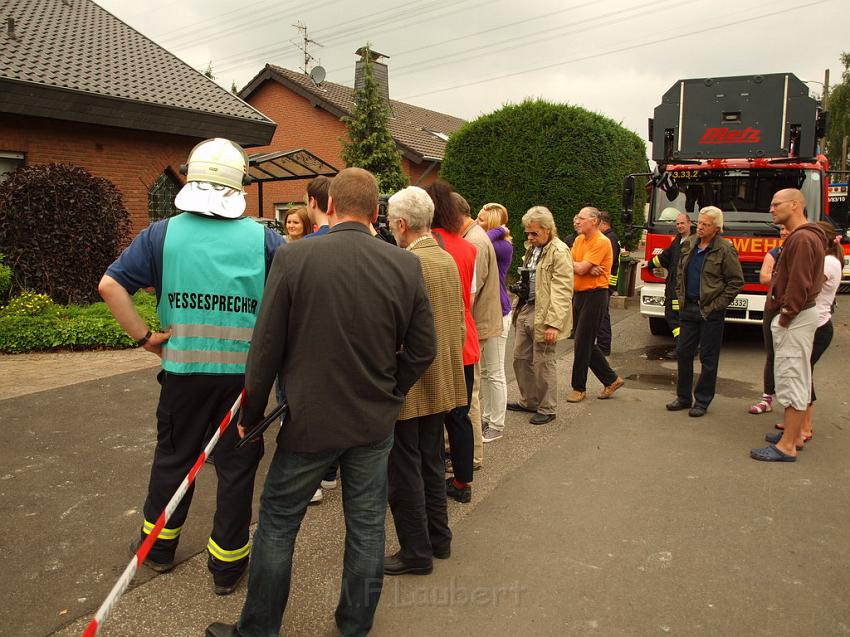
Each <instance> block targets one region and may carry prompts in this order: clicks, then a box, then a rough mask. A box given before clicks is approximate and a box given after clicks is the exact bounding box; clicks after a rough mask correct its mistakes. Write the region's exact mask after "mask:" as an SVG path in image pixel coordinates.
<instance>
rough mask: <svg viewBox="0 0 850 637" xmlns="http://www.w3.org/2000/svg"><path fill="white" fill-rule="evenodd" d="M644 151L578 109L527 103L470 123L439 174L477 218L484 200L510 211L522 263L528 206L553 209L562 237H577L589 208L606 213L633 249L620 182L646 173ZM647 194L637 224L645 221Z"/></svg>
mask: <svg viewBox="0 0 850 637" xmlns="http://www.w3.org/2000/svg"><path fill="white" fill-rule="evenodd" d="M646 166H647V164H646V146H645V145H644V143H643V141H642V140H641V139H640V137H638V136H637V135H636V134H635V133H633V132H631V131H630V130H628V129H626V128H624V127H622V126H620V125H619V124H617V123H616V122H614V121H613V120H611V119H609V118H607V117H604V116H602V115H598V114H596V113H592V112H590V111H588V110H585V109H583V108H580V107H578V106H570V105H567V104H552V103H549V102H544V101H541V100H527V101H525V102H523V103H521V104H516V105H510V106H505V107H503V108H501V109H500V110H498V111H496V112H494V113H490V114H489V115H484V116H482V117H479V118H478V119H476V120H474V121H472V122H469V123H467V124H465V125H464V126H463V127H462V128H461V129H460V130H459V131H457V132H456V133H454V134H453V135H452V136H451V138H450V139H449V142H448V145H447V146H446V154H445V159H444V160H443V165H442V169H441V172H440V176H441V177H442V178H443V179H445V180H446V181H448V182H450V183H451V184H452V185H453V186H454V188H455V190H457V191H458V192H459V193H461V194H462V195H463V196H464V197H466V198H467V199H468V200H469V203H470V205H471V206H472V210H473V214H475V211H477V210H479V209H480V207H481V206H482V205H483V204H485V203H487V202H491V201H493V202H498V203H501V204H502V205H504V206H505V207H507V209H508V212H509V215H510V227H511V232H512V233H513V235H514V237H515V238H516V242H515V243H516V249H515V250H514V255H515V262H516V260H518V259H519V258H521V257H522V253H523V250H522V240H521V238H522V237H524V235H523V233H522V223H521V219H522V215H523V214H525V212H526V210H528V209H529V208H530V207H531V206H534V205H543V206H546V207H547V208H549V210H551V211H552V214H553V215H554V216H555V221H556V223H557V225H558V234H559V235H560V236H562V237H563V236H565V235H567V234H569V233H570V232H572V218H573V216H574V215H575V214H576V213H577V212H578V211H579V209H581V208H582V206H585V205H593V206H596V207H597V208H599V209H600V210H607V211H609V212H610V213H611V215H612V217H613V222H614V223H613V225H614V227H615V229H616V231H617V234H618V235H619V236H620V237H621V242H624V243H627V244H628V245H629V247H630V248H634V247H635V244H636V242H637V237H638V236H639V233H640V231H639V230H638V229H637V228H633V227H629V228H624V227H623V225H622V223H621V221H620V216H621V213H622V187H623V178H624V177H625V176H626V175H627V174H629V173H633V172H642V171H646ZM645 199H646V195H645V193H644V192H642V191H641V192H638V193H637V201H636V202H635V206H634V208H635V219H634V221H633V223H635V224H640V223H642V220H643V203H644V201H645Z"/></svg>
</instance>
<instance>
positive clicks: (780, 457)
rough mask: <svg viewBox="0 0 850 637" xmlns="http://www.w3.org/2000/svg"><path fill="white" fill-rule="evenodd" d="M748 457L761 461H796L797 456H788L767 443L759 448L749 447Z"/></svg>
mask: <svg viewBox="0 0 850 637" xmlns="http://www.w3.org/2000/svg"><path fill="white" fill-rule="evenodd" d="M750 458H752V459H753V460H761V461H762V462H796V460H797V456H789V455H787V454H784V453H782V452H781V451H779V449H777V448H776V445H768V446H767V447H762V448H761V449H750Z"/></svg>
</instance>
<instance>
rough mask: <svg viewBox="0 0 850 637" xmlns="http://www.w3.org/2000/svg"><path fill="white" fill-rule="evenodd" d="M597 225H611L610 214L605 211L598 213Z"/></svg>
mask: <svg viewBox="0 0 850 637" xmlns="http://www.w3.org/2000/svg"><path fill="white" fill-rule="evenodd" d="M599 223H607V224H608V225H609V226H610V225H611V213H610V212H608V211H607V210H600V211H599Z"/></svg>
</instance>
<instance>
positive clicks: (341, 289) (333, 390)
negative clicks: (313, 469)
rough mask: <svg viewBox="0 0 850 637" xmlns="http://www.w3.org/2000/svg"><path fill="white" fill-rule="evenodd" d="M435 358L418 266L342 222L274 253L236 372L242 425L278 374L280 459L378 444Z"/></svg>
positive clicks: (251, 419)
mask: <svg viewBox="0 0 850 637" xmlns="http://www.w3.org/2000/svg"><path fill="white" fill-rule="evenodd" d="M435 352H436V338H435V335H434V319H433V315H432V312H431V305H430V303H429V301H428V296H427V294H426V292H425V284H424V281H423V277H422V269H421V267H420V264H419V259H417V258H416V256H414V255H413V254H411V253H409V252H408V251H406V250H402V249H400V248H397V247H395V246H393V245H390V244H388V243H384V242H383V241H376V240H375V239H374V238H373V237H372V236H371V235H370V234H369V231H368V230H367V229H366V227H365V226H363V225H362V224H359V223H356V222H345V223H340V224H338V225H336V226H334V227H333V228H332V229H331V231H330V232H329V233H328V234H327V235H325V236H323V237H318V238H316V239H313V240H311V241H297V242H295V243H292V244H288V245H286V246H283V247H281V248H280V249H279V250H278V251H277V253H276V254H275V258H274V261H273V263H272V267H271V271H270V272H269V276H268V280H267V282H266V288H265V292H264V295H263V300H262V304H261V306H260V312H259V316H258V317H257V324H256V326H255V328H254V336H253V339H252V341H251V349H250V351H249V353H248V364H247V369H246V373H245V393H246V398H245V405H244V407H243V412H242V414H243V415H242V424H243V425H247V426H253V425H254V424H256V423H257V422H258V421H259V420H260V419H261V418H262V414H263V411H264V409H265V406H266V400H267V397H268V395H269V391H270V390H271V387H272V383H273V382H274V379H275V376H276V375H278V374H280V377H281V379H282V380H283V387H284V390H285V392H286V398H287V401H288V402H289V407H290V411H289V417H288V419H287V421H286V422H285V423H284V426H283V430H282V432H281V434H280V437H279V438H278V442H279V444H283V445H284V446H285V448H286V449H287V450H288V451H295V452H318V451H328V450H335V449H347V448H350V447H355V446H360V445H364V444H369V443H373V442H377V441H379V440H383V439H384V438H386V437H387V436H389V435H390V433H391V432H392V430H393V426H394V423H395V421H396V419H397V418H398V415H399V412H400V410H401V406H402V404H403V402H404V396H405V394H406V393H407V391H408V390H409V389H410V388H411V387H412V386H413V384H414V383H415V382H416V381H417V379H418V378H419V377H420V376H421V375H422V373H423V372H424V371H425V370H426V369H427V368H428V366H429V365H430V364H431V361H432V360H433V359H434V355H435Z"/></svg>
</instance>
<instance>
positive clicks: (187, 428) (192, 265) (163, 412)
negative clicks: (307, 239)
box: [98, 139, 283, 595]
mask: <svg viewBox="0 0 850 637" xmlns="http://www.w3.org/2000/svg"><path fill="white" fill-rule="evenodd" d="M181 171H183V172H185V174H186V185H185V186H184V187H183V189H182V190H181V191H180V192H179V193H178V195H177V197H176V199H175V201H174V204H175V207H176V208H177V209H178V210H182V211H184V212H182V213H181V214H178V215H177V216H175V217H171V218H169V219H165V220H162V221H157V222H155V223H153V224H152V225H150V226H149V227H148V228H146V229H145V230H143V231H142V232H141V233H140V234H139V236H137V237H136V238H135V239H134V240H133V242H132V244H131V245H130V246H129V247H128V248H127V249H126V250H125V251H124V252H123V253H122V254H121V256H119V257H118V259H117V260H116V261H115V263H113V264H112V265H111V266H109V268H108V269H107V271H106V274H105V275H104V276H103V278H102V279H101V282H100V285H99V287H98V289H99V291H100V294H101V296H102V297H103V299H104V301H106V303H107V305H108V306H109V309H110V310H111V311H112V314H113V315H114V316H115V318H116V320H117V321H118V322H119V323H120V324H121V327H123V328H124V329H125V330H126V331H127V333H128V334H129V335H130V336H131V337H132V338H133V339H134V340H136V343H137V344H138V345H139V346H140V347H143V348H144V349H146V350H148V351H149V352H152V353H154V354H157V355H159V356H160V358H161V359H162V370H161V371H160V373H159V376H158V379H159V382H160V385H161V390H160V397H159V404H158V406H157V410H156V418H157V443H156V449H155V451H154V459H153V466H152V467H151V476H150V483H149V485H148V495H147V499H146V500H145V505H144V522H143V524H142V528H141V531H140V534H139V538H137V539H136V540H135V541H133V543H132V544H131V550H132V551H135V550H136V548H137V547H138V545H139V544H140V542H141V541H142V540H143V539H144V537H145V536H146V535H147V534H148V533H150V531H151V530H152V529H153V526H154V524H155V522H156V520H157V518H158V517H159V515H160V513H161V512H162V511H163V509H164V508H165V505H166V503H167V502H168V500H169V499H170V498H171V496H172V495H173V494H174V492H175V491H176V490H177V488H178V487H179V486H180V483H181V482H182V480H183V478H184V477H185V476H186V474H187V473H188V472H189V470H190V469H191V467H192V465H193V464H194V462H195V460H196V459H197V458H198V456H199V454H200V453H201V450H202V449H203V448H204V446H205V444H206V443H207V441H208V440H209V438H210V436H211V434H212V431H213V429H214V428H215V427H217V426H218V424H219V423H220V421H221V419H222V417H223V416H224V415H225V413H227V411H228V410H229V409H230V407H231V406H232V405H233V403H234V401H235V400H236V398H237V396H238V395H239V393H240V392H241V391H242V387H243V385H244V382H245V378H244V375H245V361H246V359H247V356H248V347H249V345H250V342H251V335H252V332H253V329H254V323H255V321H256V317H257V313H258V311H259V307H260V303H261V301H262V296H263V286H264V284H265V278H266V273H267V271H268V269H269V268H270V267H271V261H272V258H273V256H274V252H275V250H277V248H278V247H279V246H280V245H281V244H282V243H283V238H282V237H281V236H280V235H278V234H276V233H275V232H273V231H272V230H269V229H268V228H265V227H263V226H262V225H260V224H258V223H256V222H255V221H254V220H253V219H250V218H247V217H244V216H243V213H244V211H245V190H244V187H245V185H246V184H247V183H249V181H250V178H249V177H248V157H247V155H246V154H245V151H244V150H243V149H242V148H241V147H239V146H238V145H236V144H234V143H233V142H231V141H229V140H226V139H208V140H206V141H204V142H201V143H200V144H198V145H197V146H196V147H195V148H194V149H193V150H192V152H191V154H190V156H189V161H188V164H187V165H186V166H182V167H181ZM146 287H153V288H154V289H155V290H156V296H157V313H158V314H159V319H160V323H161V324H162V325H163V326H164V327H163V329H164V330H166V331H163V332H155V333H152V332H151V330H150V329H148V326H147V325H146V324H145V322H144V320H143V319H142V318H141V316H139V314H138V312H136V310H135V307H134V306H133V302H132V299H131V296H130V295H131V294H134V293H135V292H136V291H137V290H139V289H140V288H146ZM238 439H239V437H238V434H237V431H236V427H228V429H227V430H226V431H225V432H224V435H223V436H222V438H221V439H220V440H219V442H218V445H217V446H216V449H215V470H216V473H217V474H218V498H217V507H216V512H215V517H214V519H213V526H212V531H211V533H210V536H209V541H208V543H207V550H208V552H209V560H208V566H209V569H210V571H211V572H212V575H213V588H214V590H215V592H216V593H217V594H219V595H227V594H229V593H231V592H233V590H234V588H235V587H236V585H237V583H238V582H239V580H240V579H241V577H242V576H243V575H244V573H245V572H246V570H247V566H248V554H249V543H248V526H249V524H250V522H251V504H252V499H253V493H254V475H255V474H256V471H257V465H258V464H259V462H260V458H261V457H262V455H263V445H262V442H261V443H260V444H254V445H248V446H246V447H244V448H242V449H239V450H237V449H235V445H236V443H237V442H238ZM191 501H192V490H191V489H190V490H189V492H188V493H187V494H186V496H185V497H184V498H183V500H182V502H181V503H180V505H179V506H178V507H177V508H176V510H175V511H174V513H173V514H172V516H171V518H170V519H169V521H168V523H167V527H166V528H164V529H163V530H162V533H161V534H160V536H159V539H158V540H157V542H156V543H155V544H154V546H153V549H152V550H151V552H150V554H149V555H148V558H147V561H146V564H147V565H148V566H149V567H151V568H152V569H154V570H155V571H158V572H167V571H169V570H171V569H172V568H173V567H174V553H175V551H176V549H177V544H178V542H179V540H180V532H181V530H182V528H183V523H184V521H185V520H186V515H187V513H188V511H189V505H190V504H191Z"/></svg>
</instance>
